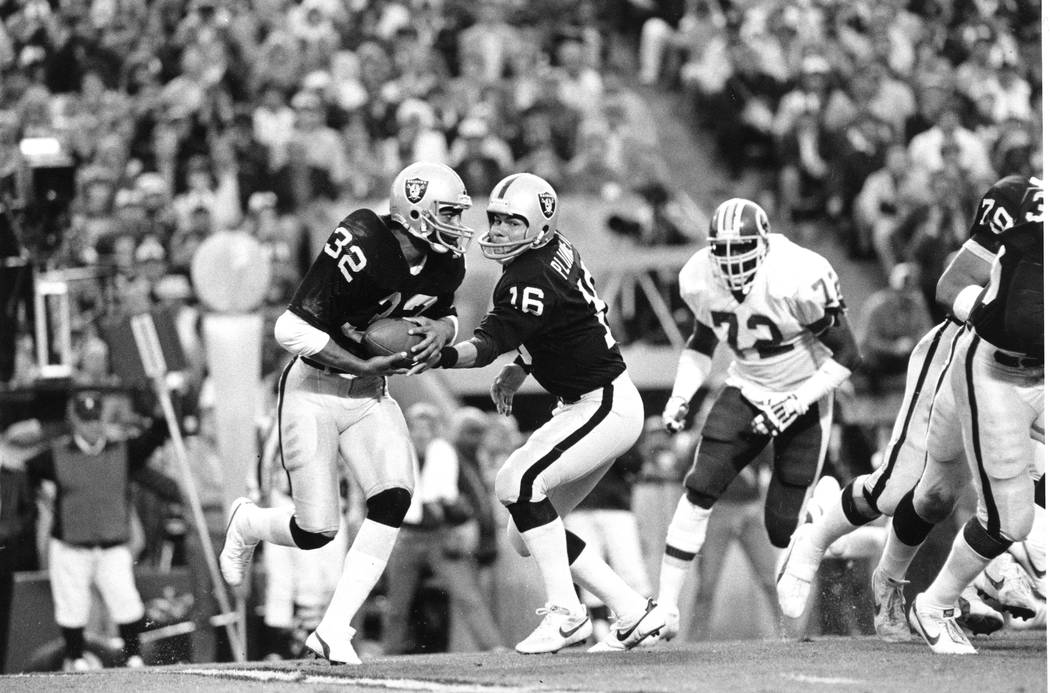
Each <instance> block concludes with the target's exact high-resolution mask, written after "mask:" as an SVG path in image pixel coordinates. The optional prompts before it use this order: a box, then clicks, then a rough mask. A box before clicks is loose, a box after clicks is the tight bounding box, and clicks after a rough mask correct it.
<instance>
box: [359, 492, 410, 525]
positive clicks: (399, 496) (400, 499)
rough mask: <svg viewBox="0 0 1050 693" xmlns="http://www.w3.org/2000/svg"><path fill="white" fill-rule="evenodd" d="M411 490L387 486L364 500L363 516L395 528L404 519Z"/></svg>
mask: <svg viewBox="0 0 1050 693" xmlns="http://www.w3.org/2000/svg"><path fill="white" fill-rule="evenodd" d="M411 503H412V492H411V491H409V490H408V489H404V488H388V489H386V490H385V491H380V492H379V493H377V494H375V495H374V496H372V497H371V498H369V499H368V500H366V501H365V505H366V506H367V508H368V510H367V511H366V512H365V517H367V518H368V519H369V520H372V521H373V522H378V523H379V524H381V525H386V526H387V527H393V528H394V529H397V528H399V527H400V526H401V523H402V522H404V521H405V514H406V513H407V512H408V506H409V505H410V504H411Z"/></svg>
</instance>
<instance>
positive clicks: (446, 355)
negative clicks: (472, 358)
mask: <svg viewBox="0 0 1050 693" xmlns="http://www.w3.org/2000/svg"><path fill="white" fill-rule="evenodd" d="M457 361H459V352H458V351H456V347H450V346H447V347H442V348H441V357H440V358H439V359H438V362H437V367H438V368H452V367H453V366H455V365H456V362H457Z"/></svg>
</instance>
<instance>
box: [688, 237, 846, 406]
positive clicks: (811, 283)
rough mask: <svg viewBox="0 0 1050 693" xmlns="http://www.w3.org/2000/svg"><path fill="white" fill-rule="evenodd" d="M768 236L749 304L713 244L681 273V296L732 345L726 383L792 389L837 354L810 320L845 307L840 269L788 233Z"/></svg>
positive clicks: (751, 389) (817, 322) (700, 319)
mask: <svg viewBox="0 0 1050 693" xmlns="http://www.w3.org/2000/svg"><path fill="white" fill-rule="evenodd" d="M768 240H769V252H768V253H767V255H766V257H765V260H764V261H763V262H762V265H761V266H760V267H759V270H758V273H757V274H756V276H755V281H754V284H753V285H752V287H751V291H750V292H749V293H748V294H747V296H746V297H745V298H744V301H743V302H742V303H741V302H738V301H737V299H736V298H735V297H734V296H733V293H732V292H731V291H730V290H729V288H728V287H727V286H726V284H725V282H724V281H723V279H722V276H721V274H720V272H719V270H718V269H717V268H716V267H715V265H714V263H713V262H712V261H711V256H710V254H711V251H710V249H709V248H703V249H701V250H699V251H698V252H696V253H695V254H694V255H693V256H692V257H691V258H690V259H689V261H688V262H686V264H685V266H684V267H683V268H682V271H681V272H680V273H679V275H678V281H679V287H680V291H681V295H682V299H683V300H684V301H685V303H686V305H688V306H689V309H690V310H691V311H692V312H693V315H694V316H695V317H696V319H697V321H698V322H700V323H701V324H703V325H707V326H708V327H710V328H711V329H712V330H714V332H715V334H717V335H718V338H719V340H720V341H723V342H726V343H727V344H728V345H729V347H730V348H731V349H732V351H733V360H732V362H731V363H730V365H729V372H728V374H727V377H726V384H727V385H731V386H735V387H739V388H741V389H745V390H746V391H748V392H757V393H759V394H761V393H762V392H785V391H789V390H793V389H794V388H796V387H797V386H798V385H799V384H801V383H802V382H803V381H804V380H805V379H806V378H808V377H809V376H810V375H811V374H812V373H813V372H814V371H815V370H816V369H817V368H819V367H820V364H822V363H823V362H824V361H825V360H826V359H828V358H830V357H831V351H830V350H829V349H828V348H827V347H826V346H824V345H823V344H822V343H821V342H820V340H818V339H817V337H816V335H815V334H814V332H813V330H811V329H809V328H808V327H807V325H820V324H822V323H823V322H824V321H825V320H827V319H828V317H829V316H830V314H832V313H834V312H836V311H840V310H842V309H843V301H842V293H841V290H840V288H839V279H838V276H837V275H836V274H835V270H833V269H832V267H831V264H830V263H829V262H828V261H827V260H826V259H825V258H824V257H823V256H821V255H819V254H817V253H815V252H813V251H812V250H808V249H806V248H803V247H802V246H799V245H797V244H795V243H793V242H791V241H790V240H788V239H787V238H786V237H784V236H783V235H781V234H769V236H768Z"/></svg>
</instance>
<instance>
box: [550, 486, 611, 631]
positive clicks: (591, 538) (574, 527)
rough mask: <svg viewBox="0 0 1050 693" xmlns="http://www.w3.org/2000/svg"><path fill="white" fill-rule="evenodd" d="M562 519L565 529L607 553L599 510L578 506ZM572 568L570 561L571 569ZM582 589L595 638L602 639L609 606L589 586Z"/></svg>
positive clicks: (583, 600)
mask: <svg viewBox="0 0 1050 693" xmlns="http://www.w3.org/2000/svg"><path fill="white" fill-rule="evenodd" d="M555 507H557V506H555ZM562 521H563V522H564V523H565V531H566V532H567V533H568V534H575V535H576V536H577V537H579V538H580V541H582V542H583V543H584V545H585V546H587V547H590V548H591V549H593V550H596V551H598V552H599V555H602V556H604V555H605V549H606V546H605V543H604V540H603V537H604V535H603V532H602V525H601V515H600V511H599V510H597V509H595V508H577V509H576V510H573V511H571V512H569V513H566V514H565V516H564V518H562ZM571 568H572V566H571V563H570V570H571ZM580 589H581V592H580V600H581V601H582V602H583V605H584V606H586V607H587V613H588V614H590V617H591V624H592V625H593V626H594V636H595V639H596V640H601V639H602V638H604V637H605V635H606V634H607V633H608V630H609V628H608V626H609V620H610V613H609V607H607V606H606V605H605V604H604V603H603V602H602V600H601V599H599V598H598V597H597V595H595V594H594V593H593V592H591V591H590V590H588V589H587V588H585V587H581V588H580Z"/></svg>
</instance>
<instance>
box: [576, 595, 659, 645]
mask: <svg viewBox="0 0 1050 693" xmlns="http://www.w3.org/2000/svg"><path fill="white" fill-rule="evenodd" d="M666 624H667V615H666V613H665V612H664V610H663V609H661V608H660V607H658V606H657V605H656V602H654V601H653V600H652V599H647V600H646V602H645V609H644V610H643V611H642V612H641V613H640V614H635V615H634V616H633V617H631V618H618V619H616V622H615V623H613V625H612V628H610V629H609V634H608V635H606V636H605V637H604V638H603V639H602V640H600V641H599V642H597V643H596V644H595V645H594V646H592V647H591V648H590V649H589V650H587V651H588V652H626V651H627V650H630V649H633V648H634V647H637V646H638V645H640V644H641V643H642V641H644V640H645V639H646V638H649V637H650V636H655V635H659V634H660V631H661V630H662V629H663V628H664V626H665V625H666Z"/></svg>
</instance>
